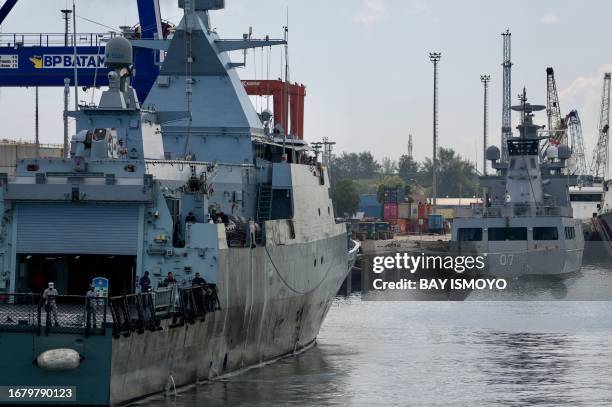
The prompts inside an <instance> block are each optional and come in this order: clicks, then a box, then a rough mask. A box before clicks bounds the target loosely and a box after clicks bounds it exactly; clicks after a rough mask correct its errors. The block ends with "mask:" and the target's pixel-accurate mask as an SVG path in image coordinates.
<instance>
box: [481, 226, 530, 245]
mask: <svg viewBox="0 0 612 407" xmlns="http://www.w3.org/2000/svg"><path fill="white" fill-rule="evenodd" d="M506 240H527V228H489V241H492V242H499V241H506Z"/></svg>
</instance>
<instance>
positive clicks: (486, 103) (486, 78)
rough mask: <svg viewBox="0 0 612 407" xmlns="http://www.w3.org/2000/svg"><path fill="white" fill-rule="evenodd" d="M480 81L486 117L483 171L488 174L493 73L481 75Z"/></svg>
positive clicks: (483, 139)
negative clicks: (490, 85)
mask: <svg viewBox="0 0 612 407" xmlns="http://www.w3.org/2000/svg"><path fill="white" fill-rule="evenodd" d="M480 81H481V82H482V85H483V88H484V117H483V126H482V127H483V129H482V173H483V175H487V144H488V140H487V138H488V132H489V82H490V81H491V75H480Z"/></svg>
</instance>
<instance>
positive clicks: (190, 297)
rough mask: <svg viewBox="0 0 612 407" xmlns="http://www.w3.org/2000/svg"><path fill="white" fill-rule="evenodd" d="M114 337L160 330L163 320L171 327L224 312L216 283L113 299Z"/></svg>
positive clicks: (111, 304) (111, 302)
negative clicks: (213, 313)
mask: <svg viewBox="0 0 612 407" xmlns="http://www.w3.org/2000/svg"><path fill="white" fill-rule="evenodd" d="M110 306H111V312H112V315H113V336H115V337H116V338H117V337H119V336H121V335H123V336H129V335H130V334H131V333H132V332H137V333H144V332H145V330H150V331H155V330H158V329H160V327H161V322H162V321H163V320H170V324H169V326H170V327H171V328H174V327H177V326H182V325H184V324H185V323H190V324H192V323H195V322H196V321H197V320H199V321H204V319H205V316H206V314H208V313H211V312H215V311H218V310H220V309H221V303H220V301H219V297H218V295H217V287H216V285H215V284H205V285H201V286H193V287H181V288H179V287H177V286H176V285H174V286H172V287H166V288H158V289H156V290H152V291H149V292H146V293H140V294H131V295H124V296H119V297H113V298H111V300H110Z"/></svg>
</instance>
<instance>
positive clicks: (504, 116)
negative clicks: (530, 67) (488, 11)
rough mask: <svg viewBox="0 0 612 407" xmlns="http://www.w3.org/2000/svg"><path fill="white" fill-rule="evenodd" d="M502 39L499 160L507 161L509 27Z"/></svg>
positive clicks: (510, 118) (510, 117)
mask: <svg viewBox="0 0 612 407" xmlns="http://www.w3.org/2000/svg"><path fill="white" fill-rule="evenodd" d="M502 37H503V39H504V61H503V63H502V67H503V68H504V69H503V72H504V75H503V76H504V79H503V100H502V102H503V103H502V128H501V132H502V135H501V161H502V162H507V161H508V139H509V138H510V137H512V124H511V121H512V116H511V110H510V108H511V104H512V80H511V79H512V61H511V55H510V54H511V38H512V34H511V33H510V29H507V30H506V32H504V33H502Z"/></svg>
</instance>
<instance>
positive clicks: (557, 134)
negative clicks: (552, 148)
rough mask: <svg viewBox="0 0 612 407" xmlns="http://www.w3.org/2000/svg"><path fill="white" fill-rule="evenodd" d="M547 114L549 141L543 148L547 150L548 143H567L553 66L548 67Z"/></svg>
mask: <svg viewBox="0 0 612 407" xmlns="http://www.w3.org/2000/svg"><path fill="white" fill-rule="evenodd" d="M546 115H547V116H548V141H547V142H545V143H544V147H543V149H544V150H545V149H546V147H547V146H548V144H567V141H568V140H567V126H566V123H565V120H564V119H563V118H562V117H561V108H560V107H559V94H558V93H557V84H556V82H555V71H554V70H553V68H551V67H548V68H546Z"/></svg>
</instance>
